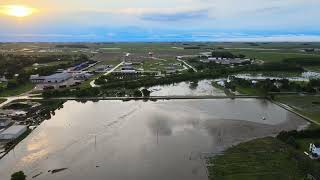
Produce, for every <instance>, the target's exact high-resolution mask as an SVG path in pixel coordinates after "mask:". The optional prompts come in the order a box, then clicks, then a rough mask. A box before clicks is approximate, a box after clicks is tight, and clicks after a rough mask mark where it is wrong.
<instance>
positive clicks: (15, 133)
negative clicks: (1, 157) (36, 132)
mask: <svg viewBox="0 0 320 180" xmlns="http://www.w3.org/2000/svg"><path fill="white" fill-rule="evenodd" d="M27 129H28V127H27V126H23V125H13V126H10V127H9V128H8V129H6V130H4V131H3V132H1V133H0V139H2V140H12V139H16V138H18V137H19V136H21V135H22V134H23V133H24V132H26V131H27Z"/></svg>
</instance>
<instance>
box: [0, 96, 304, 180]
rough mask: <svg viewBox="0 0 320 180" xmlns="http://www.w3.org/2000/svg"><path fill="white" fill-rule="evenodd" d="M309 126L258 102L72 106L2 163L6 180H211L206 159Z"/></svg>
mask: <svg viewBox="0 0 320 180" xmlns="http://www.w3.org/2000/svg"><path fill="white" fill-rule="evenodd" d="M263 117H265V120H263ZM307 124H308V123H307V122H306V121H304V120H302V119H301V118H299V117H297V116H295V115H293V114H292V113H290V112H288V111H286V110H284V109H282V108H280V107H278V106H277V105H275V104H272V103H270V102H269V101H266V100H258V99H236V100H231V99H217V100H170V101H157V102H143V101H129V102H122V101H99V102H87V103H79V102H75V101H68V102H66V103H65V104H64V108H62V109H60V110H57V111H56V112H55V115H54V116H53V117H52V118H51V119H50V120H48V121H44V122H43V123H42V124H41V125H40V126H39V127H38V128H37V129H35V130H34V131H33V132H32V134H30V135H29V136H28V137H27V138H26V139H25V140H23V141H22V142H21V143H19V144H18V145H17V146H16V148H15V149H14V150H13V151H11V152H10V153H9V154H7V155H6V156H5V157H4V158H3V159H2V160H0V179H1V180H2V179H4V180H6V179H10V178H9V177H10V175H11V174H12V173H13V172H16V171H20V170H23V171H24V172H25V173H26V174H27V176H28V178H29V179H41V180H65V179H68V180H78V179H90V180H104V179H111V180H127V179H135V180H150V179H153V180H164V179H168V180H181V179H183V180H195V179H197V180H206V179H207V175H206V168H205V160H204V159H203V157H205V156H208V155H213V154H215V153H220V152H221V151H223V150H224V149H226V148H227V147H230V146H232V145H234V144H237V143H240V142H243V141H247V140H250V139H253V138H257V137H265V136H273V135H276V134H277V133H279V132H280V131H282V130H293V129H298V128H301V127H303V126H305V125H307ZM53 170H54V171H53ZM52 172H55V173H52ZM32 177H35V178H32Z"/></svg>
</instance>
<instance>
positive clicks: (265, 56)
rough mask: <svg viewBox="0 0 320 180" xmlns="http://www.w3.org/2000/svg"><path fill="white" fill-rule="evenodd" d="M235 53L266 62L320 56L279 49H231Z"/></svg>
mask: <svg viewBox="0 0 320 180" xmlns="http://www.w3.org/2000/svg"><path fill="white" fill-rule="evenodd" d="M230 52H232V53H235V54H244V55H246V57H248V58H256V59H259V60H263V61H264V62H281V61H282V60H283V59H287V58H297V57H301V58H303V57H320V55H319V54H307V53H302V52H279V51H267V52H266V51H253V50H230Z"/></svg>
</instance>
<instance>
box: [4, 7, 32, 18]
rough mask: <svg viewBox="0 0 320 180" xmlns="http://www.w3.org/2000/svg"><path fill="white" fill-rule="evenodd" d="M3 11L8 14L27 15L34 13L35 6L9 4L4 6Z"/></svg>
mask: <svg viewBox="0 0 320 180" xmlns="http://www.w3.org/2000/svg"><path fill="white" fill-rule="evenodd" d="M2 9H3V10H2V12H3V13H4V14H6V15H8V16H14V17H26V16H30V15H32V13H33V12H34V9H33V8H30V7H27V6H22V5H7V6H4V7H3V8H2Z"/></svg>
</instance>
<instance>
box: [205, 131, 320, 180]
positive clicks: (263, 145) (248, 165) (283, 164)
mask: <svg viewBox="0 0 320 180" xmlns="http://www.w3.org/2000/svg"><path fill="white" fill-rule="evenodd" d="M207 163H208V171H209V179H219V180H233V179H234V180H242V179H243V180H264V179H265V180H269V179H281V180H286V179H288V180H289V179H290V180H295V179H296V180H302V179H304V178H305V177H306V176H307V175H308V174H309V173H311V171H312V170H314V169H318V168H320V163H319V162H316V161H312V160H311V159H309V158H308V157H307V156H305V155H304V154H303V153H302V152H300V151H298V150H296V149H295V148H293V147H291V146H289V145H287V144H286V143H284V142H282V141H280V140H278V139H276V138H271V137H268V138H263V139H257V140H252V141H250V142H246V143H242V144H239V145H237V146H235V147H232V148H230V149H228V150H226V151H225V152H224V154H223V155H219V156H216V157H213V158H209V159H208V162H207Z"/></svg>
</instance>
